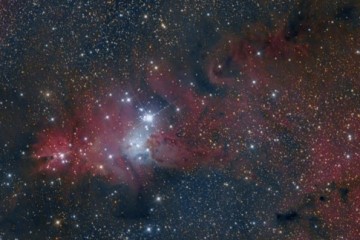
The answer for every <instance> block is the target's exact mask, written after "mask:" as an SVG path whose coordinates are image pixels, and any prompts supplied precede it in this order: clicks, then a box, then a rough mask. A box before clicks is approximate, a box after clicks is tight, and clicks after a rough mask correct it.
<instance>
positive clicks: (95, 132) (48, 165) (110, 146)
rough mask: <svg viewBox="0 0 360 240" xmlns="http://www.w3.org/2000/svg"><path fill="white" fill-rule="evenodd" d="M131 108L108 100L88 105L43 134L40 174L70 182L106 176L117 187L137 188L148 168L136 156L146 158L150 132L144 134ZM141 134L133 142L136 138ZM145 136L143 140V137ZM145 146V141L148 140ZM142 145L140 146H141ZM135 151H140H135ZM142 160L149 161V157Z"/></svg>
mask: <svg viewBox="0 0 360 240" xmlns="http://www.w3.org/2000/svg"><path fill="white" fill-rule="evenodd" d="M138 121H139V119H138V116H137V113H136V110H135V108H134V106H133V104H132V103H131V102H130V98H128V101H126V99H125V101H124V99H122V100H121V99H118V100H117V99H116V98H115V97H106V98H105V99H104V100H103V101H99V100H98V101H94V102H89V104H86V105H84V106H82V107H79V108H78V110H76V111H75V114H74V116H72V117H70V118H69V119H68V120H67V121H66V122H65V123H64V124H63V126H54V127H51V128H49V129H46V130H44V131H42V132H41V133H40V134H39V136H38V142H37V144H36V145H34V147H33V150H34V155H35V158H36V159H38V163H39V166H38V170H39V171H45V172H53V174H56V173H57V174H63V175H66V176H68V177H73V178H75V177H78V176H84V175H86V174H88V175H93V176H96V175H97V176H104V177H106V178H107V179H109V181H112V182H114V183H121V182H123V183H126V184H129V185H135V186H136V185H139V184H140V183H141V182H142V181H144V180H146V178H147V175H148V171H147V169H148V168H149V167H150V165H149V164H148V162H145V161H146V160H147V159H141V156H140V155H139V156H137V154H134V151H133V150H132V148H137V150H136V151H138V152H139V153H141V152H144V151H145V150H144V148H145V146H144V142H145V141H146V139H145V138H146V136H145V135H146V130H142V127H143V126H141V125H139V124H138V123H137V122H138ZM136 131H140V133H138V135H136V137H137V138H138V139H135V141H137V142H133V143H132V142H131V141H134V139H131V138H134V136H130V135H129V134H131V133H132V132H136ZM141 131H142V132H144V131H145V135H144V136H142V135H141ZM143 138H144V139H145V140H144V139H143ZM139 142H140V143H141V144H142V145H139ZM133 145H136V146H133ZM143 154H145V156H144V158H146V157H147V156H146V151H145V153H143Z"/></svg>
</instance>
